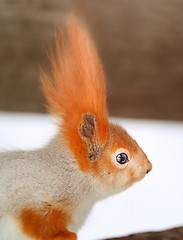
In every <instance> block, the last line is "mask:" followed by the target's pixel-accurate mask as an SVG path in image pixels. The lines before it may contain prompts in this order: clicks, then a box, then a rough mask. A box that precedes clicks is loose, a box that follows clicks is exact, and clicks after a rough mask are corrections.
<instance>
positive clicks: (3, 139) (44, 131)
mask: <svg viewBox="0 0 183 240" xmlns="http://www.w3.org/2000/svg"><path fill="white" fill-rule="evenodd" d="M112 121H117V122H118V123H120V124H121V125H122V126H123V127H125V129H127V131H128V132H129V133H130V134H131V135H132V136H133V137H134V138H135V139H136V140H137V142H138V143H139V144H140V146H141V147H142V148H143V150H144V151H145V152H146V154H147V155H148V157H149V159H150V161H151V162H152V164H153V170H152V172H150V173H149V174H148V175H147V176H146V177H145V179H143V180H142V181H141V182H139V183H137V184H136V185H135V186H133V187H131V188H130V189H129V190H127V191H126V192H123V193H120V194H118V195H116V196H114V197H110V198H108V199H106V200H104V201H101V202H99V203H98V204H96V206H95V207H94V209H93V210H92V212H91V214H90V216H89V218H88V220H87V222H86V224H85V226H83V228H82V229H81V230H80V231H79V240H96V239H103V238H105V237H112V236H125V235H127V234H131V233H136V232H141V231H149V230H150V231H151V230H163V229H166V228H172V227H176V226H181V225H183V122H166V121H145V120H130V119H112ZM56 129H57V128H56V124H55V120H54V119H53V118H51V117H50V116H49V115H46V114H21V113H17V114H15V113H5V112H0V150H1V151H6V150H11V149H32V148H37V147H41V146H43V145H44V144H46V143H47V142H48V140H49V139H50V138H51V137H52V136H53V135H54V134H55V132H56Z"/></svg>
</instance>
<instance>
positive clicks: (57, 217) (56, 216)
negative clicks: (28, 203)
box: [20, 209, 77, 240]
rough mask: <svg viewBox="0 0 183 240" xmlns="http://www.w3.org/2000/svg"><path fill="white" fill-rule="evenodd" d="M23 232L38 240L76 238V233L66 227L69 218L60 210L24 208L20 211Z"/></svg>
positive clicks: (74, 239)
mask: <svg viewBox="0 0 183 240" xmlns="http://www.w3.org/2000/svg"><path fill="white" fill-rule="evenodd" d="M20 219H21V224H22V228H23V232H24V233H25V234H26V235H27V236H30V237H33V238H34V239H38V240H76V239H77V235H76V234H75V233H72V232H69V231H68V230H67V228H66V226H67V225H68V223H69V222H70V218H69V217H68V216H67V215H66V214H65V213H63V212H62V211H61V210H57V209H51V210H46V211H44V212H41V211H40V210H39V211H37V210H34V209H24V210H23V211H22V213H21V217H20Z"/></svg>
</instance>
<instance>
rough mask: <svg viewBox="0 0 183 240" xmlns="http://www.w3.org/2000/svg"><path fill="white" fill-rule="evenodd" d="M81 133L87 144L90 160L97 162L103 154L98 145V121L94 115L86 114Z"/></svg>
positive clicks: (80, 129)
mask: <svg viewBox="0 0 183 240" xmlns="http://www.w3.org/2000/svg"><path fill="white" fill-rule="evenodd" d="M79 133H80V136H81V138H82V139H83V140H84V142H85V143H86V146H87V150H88V159H89V160H95V159H96V158H97V157H98V156H99V155H100V153H101V147H100V145H99V144H98V143H97V135H98V134H97V120H96V116H95V115H94V114H93V113H86V114H84V115H83V121H82V123H81V125H80V128H79Z"/></svg>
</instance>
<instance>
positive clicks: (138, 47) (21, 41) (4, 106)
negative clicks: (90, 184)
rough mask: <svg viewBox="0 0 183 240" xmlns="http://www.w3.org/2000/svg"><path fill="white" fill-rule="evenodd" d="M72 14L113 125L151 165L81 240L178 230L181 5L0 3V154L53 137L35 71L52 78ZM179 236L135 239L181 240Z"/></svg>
mask: <svg viewBox="0 0 183 240" xmlns="http://www.w3.org/2000/svg"><path fill="white" fill-rule="evenodd" d="M71 10H72V11H74V12H75V13H76V14H77V15H78V16H79V17H81V18H82V19H83V21H85V22H86V24H87V26H88V28H89V30H90V32H91V35H92V37H93V39H94V41H95V43H96V45H97V48H98V51H99V54H100V55H101V58H102V62H103V65H104V69H105V72H106V77H107V90H108V105H109V110H110V115H111V116H116V117H118V118H117V119H112V120H113V121H116V122H117V123H119V124H121V125H122V126H124V127H125V128H126V129H127V130H128V132H129V133H130V134H131V135H132V136H133V137H134V138H135V139H136V140H137V142H138V143H139V144H140V146H141V147H142V148H143V150H144V151H145V152H146V153H147V156H148V157H149V159H150V161H151V162H152V163H153V170H152V172H151V173H149V174H148V175H147V176H146V177H145V179H144V180H143V181H142V182H140V183H138V184H137V185H135V186H134V187H132V188H131V189H129V190H127V191H126V192H123V193H121V194H119V195H117V196H114V197H112V198H109V199H107V200H105V201H102V202H99V203H98V204H96V206H95V207H94V209H93V210H92V212H91V215H90V216H89V219H88V221H87V222H86V225H84V227H83V228H82V229H81V230H80V231H79V240H94V239H95V240H96V239H104V238H109V237H114V236H125V235H128V234H131V233H136V232H143V231H157V230H164V229H168V228H173V227H179V226H183V207H182V203H183V188H182V184H183V175H182V169H183V159H182V147H183V1H182V0H153V1H151V0H140V1H136V0H131V1H129V0H120V1H119V0H100V1H97V0H92V1H90V0H52V1H50V0H1V1H0V151H5V150H12V149H17V148H18V149H23V150H24V149H25V150H26V149H33V148H36V147H41V146H43V145H44V144H46V142H47V141H49V139H50V138H51V137H52V136H53V135H54V134H55V132H56V131H57V130H56V125H54V124H53V123H54V119H52V118H50V116H49V115H46V114H45V113H44V112H45V107H44V104H45V101H44V97H43V94H42V92H41V90H40V83H39V66H42V67H43V68H48V69H49V61H48V57H47V53H46V50H47V49H48V46H49V45H50V43H54V34H55V29H57V30H58V29H59V28H60V27H61V26H63V25H64V24H65V21H66V19H67V16H68V15H69V13H70V12H71ZM138 119H139V120H138ZM182 231H183V228H182V230H181V229H179V231H178V230H176V231H174V232H172V231H170V232H169V233H165V235H161V237H159V238H158V237H156V236H157V235H154V234H149V235H144V238H143V237H142V235H141V237H139V238H138V236H137V238H135V237H134V238H133V239H141V240H142V239H145V240H150V239H158V240H162V239H168V240H169V239H171V240H175V239H176V240H177V239H179V240H182V239H183V236H182V235H183V234H182ZM162 234H163V233H162ZM124 239H125V240H126V239H132V238H130V237H129V238H124Z"/></svg>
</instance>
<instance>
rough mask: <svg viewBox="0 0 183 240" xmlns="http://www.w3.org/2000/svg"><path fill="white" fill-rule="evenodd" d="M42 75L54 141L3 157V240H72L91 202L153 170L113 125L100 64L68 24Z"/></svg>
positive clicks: (74, 24)
mask: <svg viewBox="0 0 183 240" xmlns="http://www.w3.org/2000/svg"><path fill="white" fill-rule="evenodd" d="M65 30H66V31H61V32H60V33H58V34H56V40H55V50H53V48H51V50H50V54H49V56H50V62H51V71H50V73H46V72H45V71H41V82H42V87H43V91H44V93H45V96H46V99H47V102H48V108H49V111H50V112H51V113H53V114H55V115H56V116H57V118H58V133H57V134H56V136H55V137H54V138H53V139H52V140H50V142H49V143H48V144H47V145H46V146H44V147H42V148H40V149H36V150H31V151H12V152H11V151H10V152H1V153H0V240H28V239H29V240H30V239H34V240H75V239H77V231H78V229H79V228H80V227H81V226H82V225H83V224H84V221H85V219H86V217H87V215H88V214H89V212H90V211H91V209H92V207H93V205H94V204H95V202H97V201H99V200H101V199H104V198H106V197H108V196H110V195H113V194H116V193H119V192H121V191H124V190H125V189H127V188H128V187H130V186H131V185H132V184H134V183H135V182H137V181H139V180H141V179H142V178H143V177H144V176H145V175H146V174H147V173H148V172H149V171H150V170H151V168H152V165H151V163H150V161H149V160H148V158H147V156H146V155H145V153H144V152H143V150H142V149H141V148H140V147H139V145H138V144H137V142H136V141H135V140H134V139H133V138H132V137H131V136H130V135H129V134H128V133H127V132H126V130H124V129H123V128H122V127H121V126H118V125H116V124H114V123H110V122H109V120H108V110H107V103H106V84H105V76H104V71H103V67H102V64H101V60H100V58H99V56H98V53H97V50H96V48H95V45H94V43H93V41H92V40H91V37H90V35H89V32H88V30H87V28H86V27H85V26H84V25H83V24H82V23H80V22H79V20H78V19H77V18H76V17H74V16H72V17H70V18H69V20H68V21H67V24H66V29H65Z"/></svg>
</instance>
